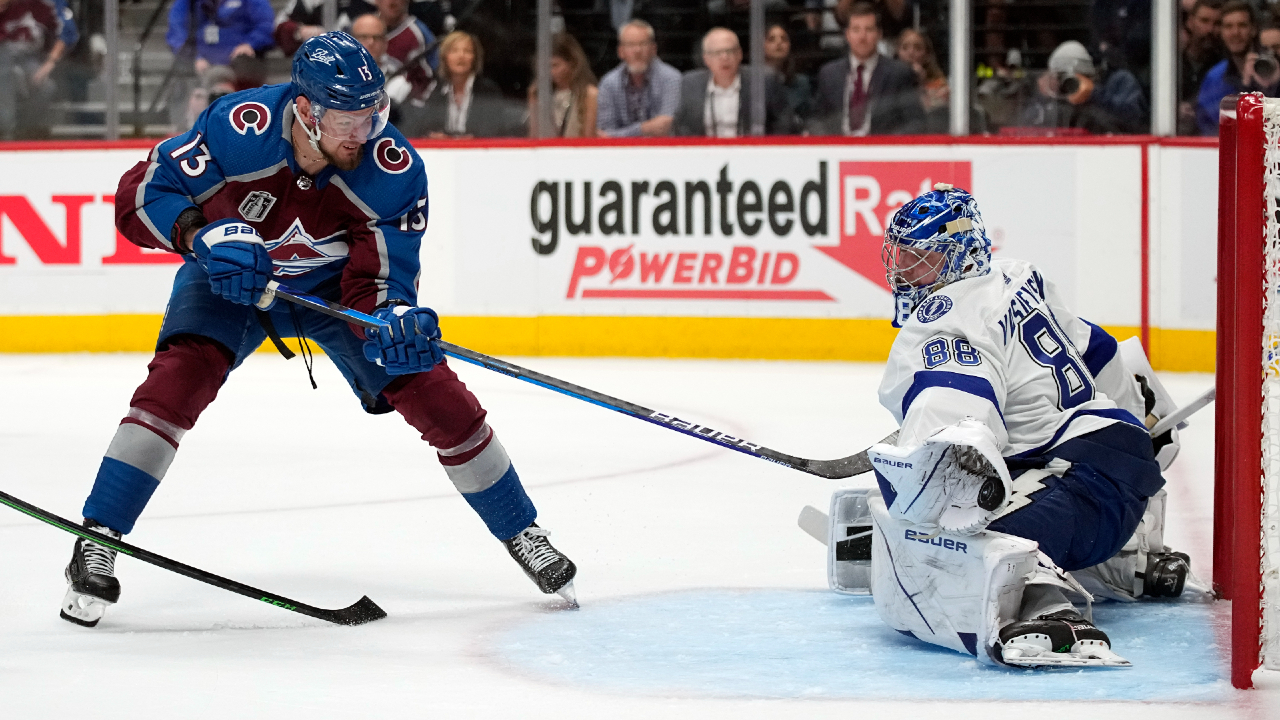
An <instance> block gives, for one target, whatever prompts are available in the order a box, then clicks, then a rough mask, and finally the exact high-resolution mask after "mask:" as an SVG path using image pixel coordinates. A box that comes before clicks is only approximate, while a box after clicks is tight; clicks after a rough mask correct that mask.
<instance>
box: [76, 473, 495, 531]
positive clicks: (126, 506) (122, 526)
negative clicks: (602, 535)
mask: <svg viewBox="0 0 1280 720" xmlns="http://www.w3.org/2000/svg"><path fill="white" fill-rule="evenodd" d="M158 487H160V481H159V480H157V479H155V478H154V477H151V476H150V475H148V474H147V473H145V472H143V471H141V470H139V469H138V468H136V467H134V466H132V465H129V464H128V463H123V462H120V461H119V460H115V459H113V458H105V457H104V458H102V466H101V467H99V468H98V477H97V478H95V479H94V481H93V490H92V491H90V493H89V498H88V499H87V500H85V501H84V511H83V515H84V517H86V518H92V519H94V520H97V521H98V522H99V523H102V524H103V525H106V526H107V527H109V528H111V529H112V530H115V531H116V532H119V533H122V534H125V535H128V534H129V533H130V532H132V531H133V524H134V523H135V522H137V521H138V516H139V515H141V514H142V509H143V508H145V507H146V506H147V502H148V501H150V500H151V494H152V493H154V492H155V491H156V488H158ZM516 532H519V531H518V530H517V531H516Z"/></svg>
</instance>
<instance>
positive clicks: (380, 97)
mask: <svg viewBox="0 0 1280 720" xmlns="http://www.w3.org/2000/svg"><path fill="white" fill-rule="evenodd" d="M386 83H387V81H386V78H385V77H384V76H383V74H382V70H380V69H379V68H378V62H377V61H376V60H375V59H374V57H373V55H370V54H369V51H368V50H365V48H364V46H363V45H361V44H360V43H359V42H358V41H357V40H356V39H355V38H354V37H352V36H350V35H348V34H347V33H345V32H341V31H335V32H328V33H324V34H323V35H317V36H316V37H313V38H310V39H308V40H307V41H306V42H304V43H302V46H301V47H299V48H298V51H297V52H296V53H294V55H293V92H294V97H297V96H298V95H302V96H304V97H306V98H307V100H309V101H311V117H312V118H313V119H314V120H315V125H316V130H315V135H312V132H313V131H312V129H311V128H310V127H307V126H306V124H305V123H304V128H305V129H306V130H307V134H308V136H311V142H312V144H313V145H314V144H316V143H317V142H319V139H320V138H319V134H320V133H324V134H326V135H330V136H333V137H335V138H337V139H339V140H346V139H348V138H352V137H354V138H355V139H357V140H358V141H359V142H365V141H367V140H369V139H371V138H375V137H377V136H378V135H380V134H382V131H383V130H384V129H385V128H386V126H387V117H388V115H390V111H391V101H390V99H389V98H388V97H387V92H386V89H385V86H386ZM370 108H372V112H368V111H369V110H370ZM332 111H337V113H335V115H334V116H333V117H331V118H330V119H329V121H328V122H326V123H324V125H321V120H323V119H324V117H325V115H326V114H328V113H330V112H332Z"/></svg>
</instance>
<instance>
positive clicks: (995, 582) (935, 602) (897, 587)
mask: <svg viewBox="0 0 1280 720" xmlns="http://www.w3.org/2000/svg"><path fill="white" fill-rule="evenodd" d="M868 506H869V507H870V509H871V517H872V521H873V524H874V536H873V537H874V541H873V543H872V545H871V548H872V552H871V593H872V596H873V597H874V599H875V604H876V610H877V612H879V613H880V618H881V619H882V620H884V622H885V623H886V624H887V625H888V626H889V627H891V628H893V629H894V630H897V631H898V632H900V633H903V634H905V635H910V636H912V637H915V638H917V639H919V640H923V641H925V642H928V643H932V644H934V645H941V646H942V647H947V648H951V649H952V650H956V651H958V652H962V653H966V654H969V655H973V656H975V657H977V658H978V659H979V660H980V661H981V662H984V663H988V664H997V663H999V662H1000V648H999V646H998V640H999V633H1000V628H1001V627H1002V626H1003V625H1004V623H1006V622H1010V621H1012V620H1014V619H1015V618H1017V617H1018V611H1019V608H1020V606H1021V604H1022V589H1023V586H1024V585H1025V584H1026V581H1027V578H1028V577H1029V576H1030V575H1032V574H1033V573H1034V572H1035V569H1036V547H1037V546H1036V543H1034V542H1032V541H1030V540H1024V539H1022V538H1018V537H1014V536H1012V535H1005V534H1003V533H997V532H981V533H978V534H976V535H972V536H956V535H947V534H933V533H930V532H927V531H922V530H919V529H918V528H915V527H913V526H912V524H911V523H909V522H905V521H902V520H898V519H895V518H894V517H892V516H891V515H890V514H889V511H888V509H887V507H886V506H885V504H884V501H883V500H882V499H880V498H872V499H870V501H869V502H868Z"/></svg>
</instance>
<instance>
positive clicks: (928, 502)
mask: <svg viewBox="0 0 1280 720" xmlns="http://www.w3.org/2000/svg"><path fill="white" fill-rule="evenodd" d="M867 455H869V456H870V458H871V467H872V468H873V469H874V470H875V474H876V481H877V482H878V483H879V485H880V491H881V493H882V494H883V495H884V499H885V502H886V503H887V504H888V506H889V514H890V515H892V516H893V517H895V518H897V519H900V520H905V521H907V522H910V523H913V524H915V525H926V526H936V527H937V528H938V529H939V530H940V531H941V532H945V533H955V534H961V535H972V534H974V533H977V532H980V531H981V530H983V529H984V528H986V527H987V524H988V523H990V522H991V521H992V520H994V519H995V518H996V516H997V515H998V514H999V512H1000V510H1001V509H1002V508H1003V507H1004V506H1005V505H1006V504H1007V503H1008V501H1009V495H1010V492H1011V490H1012V481H1011V479H1010V477H1009V470H1008V468H1007V467H1005V463H1004V458H1002V457H1001V456H1000V452H999V450H997V449H996V440H995V435H993V434H992V432H991V430H990V429H989V428H988V427H987V426H986V425H985V424H983V423H981V422H979V421H977V420H971V419H966V420H963V421H961V422H959V423H957V424H955V425H952V426H950V427H946V428H943V429H942V430H940V431H938V432H937V433H935V434H934V435H933V436H932V437H930V438H929V439H928V440H925V441H924V444H923V445H920V446H918V447H905V448H904V447H897V446H895V445H886V444H879V445H873V446H871V448H869V449H868V450H867Z"/></svg>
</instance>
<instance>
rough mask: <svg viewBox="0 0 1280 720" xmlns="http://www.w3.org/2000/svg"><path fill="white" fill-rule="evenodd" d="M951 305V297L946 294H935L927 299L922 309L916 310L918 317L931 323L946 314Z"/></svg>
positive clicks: (921, 320) (924, 321)
mask: <svg viewBox="0 0 1280 720" xmlns="http://www.w3.org/2000/svg"><path fill="white" fill-rule="evenodd" d="M951 305H952V303H951V298H949V297H947V296H946V295H934V296H933V297H931V298H929V299H928V300H925V301H924V304H923V305H921V306H920V309H919V310H917V311H916V319H917V320H919V321H920V322H922V323H931V322H933V321H934V320H937V319H938V318H940V317H942V316H943V315H946V314H947V311H948V310H950V309H951Z"/></svg>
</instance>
